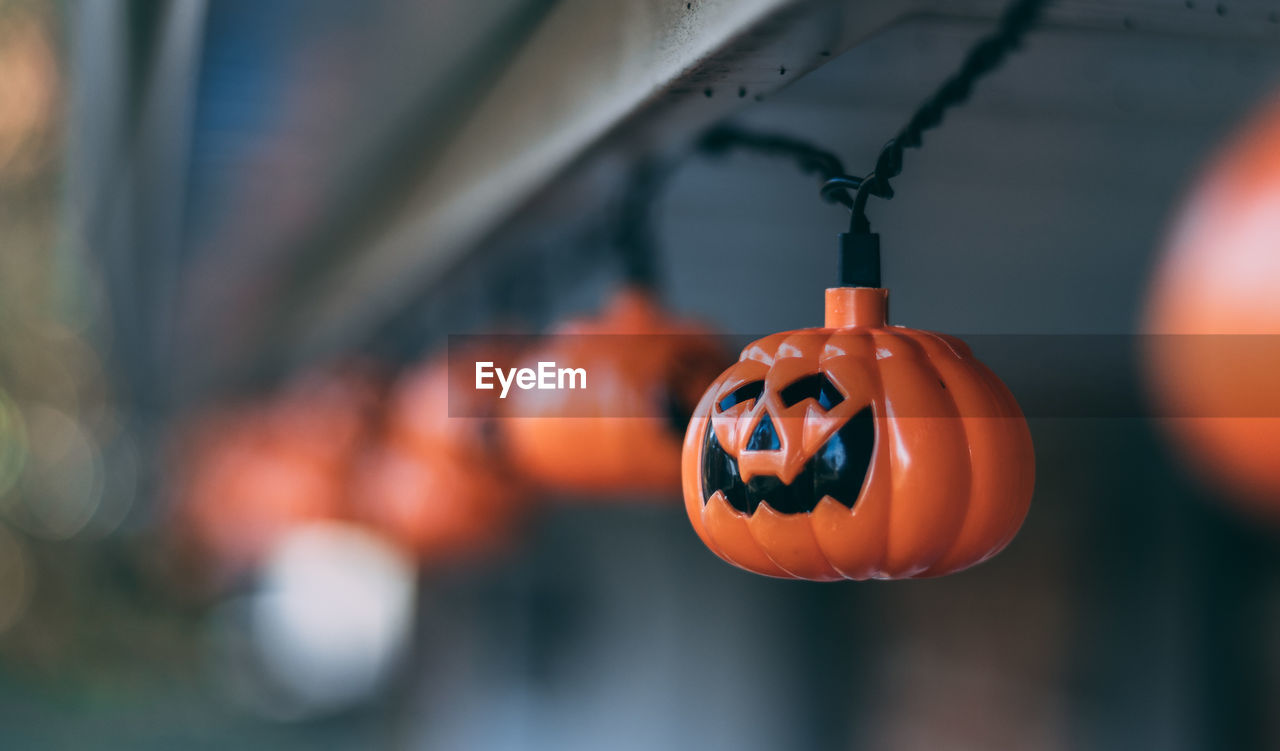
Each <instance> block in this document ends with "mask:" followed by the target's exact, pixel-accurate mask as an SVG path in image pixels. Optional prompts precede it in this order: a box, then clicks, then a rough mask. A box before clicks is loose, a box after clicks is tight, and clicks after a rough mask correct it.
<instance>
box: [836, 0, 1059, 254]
mask: <svg viewBox="0 0 1280 751" xmlns="http://www.w3.org/2000/svg"><path fill="white" fill-rule="evenodd" d="M1046 4H1047V0H1016V1H1015V2H1014V3H1013V4H1012V5H1010V6H1009V7H1008V8H1007V9H1006V10H1005V12H1004V13H1003V14H1002V15H1001V17H1000V24H999V26H998V27H997V28H996V31H995V32H994V33H993V34H991V35H990V36H988V37H986V38H984V39H983V40H982V41H980V42H978V44H977V45H975V46H974V47H973V48H972V49H971V50H969V54H968V56H966V57H965V60H964V63H963V64H962V65H961V66H960V70H958V71H956V72H955V73H954V74H953V75H952V76H951V77H950V78H948V79H947V80H946V82H944V83H943V84H942V86H941V87H939V89H938V90H937V91H935V92H934V93H933V95H932V96H931V97H929V98H928V99H927V100H925V102H924V104H922V105H920V108H919V109H917V110H916V112H915V114H914V115H912V116H911V119H910V120H909V121H907V124H906V125H905V126H903V128H902V130H900V131H898V134H897V135H895V136H894V137H893V138H891V139H890V140H889V142H888V143H887V144H885V146H884V148H883V149H882V150H881V151H880V157H879V158H878V159H876V166H875V169H874V170H872V171H871V172H870V173H869V174H868V175H867V176H866V177H864V178H862V179H861V180H859V179H857V178H850V177H848V176H847V175H839V176H833V177H832V178H830V179H828V181H827V182H826V183H825V184H824V185H823V186H822V196H823V198H826V199H827V200H834V201H839V202H840V203H842V204H844V205H846V206H849V207H850V208H851V209H852V210H853V216H852V218H851V225H850V232H853V233H857V234H868V233H870V232H871V222H870V221H869V220H868V219H867V198H868V196H875V197H877V198H884V199H889V198H893V186H892V185H890V183H889V180H891V179H892V178H895V177H897V176H898V175H900V174H902V152H903V151H904V150H905V149H911V148H919V147H920V146H921V144H922V143H923V134H924V131H926V130H929V129H930V128H934V127H936V126H938V125H939V124H940V123H941V122H942V117H943V115H944V114H945V113H946V111H947V110H948V109H950V108H951V107H954V106H956V105H958V104H962V103H963V102H965V101H966V100H967V99H968V98H969V95H970V93H972V91H973V85H974V84H975V83H976V82H977V81H978V79H980V78H982V77H983V76H984V75H986V74H987V73H990V72H991V71H992V70H995V69H996V68H997V67H999V66H1000V64H1001V63H1002V62H1004V59H1005V57H1007V56H1008V54H1009V53H1010V52H1012V51H1013V50H1015V49H1017V48H1018V46H1019V45H1020V44H1021V42H1022V38H1023V36H1025V35H1026V33H1027V31H1028V30H1029V29H1030V28H1031V27H1032V26H1033V25H1034V24H1035V21H1036V19H1037V18H1038V17H1039V15H1040V11H1041V10H1043V8H1044V6H1045V5H1046ZM850 190H852V191H854V196H853V198H852V199H850V198H849V193H848V191H850Z"/></svg>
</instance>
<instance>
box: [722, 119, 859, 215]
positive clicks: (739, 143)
mask: <svg viewBox="0 0 1280 751" xmlns="http://www.w3.org/2000/svg"><path fill="white" fill-rule="evenodd" d="M698 149H699V150H700V151H702V152H704V153H706V154H710V155H713V156H719V155H723V154H726V153H728V152H729V151H732V150H735V149H742V150H744V151H752V152H756V153H759V154H766V155H770V156H781V157H788V158H791V159H794V160H795V162H796V165H797V166H798V167H799V168H800V171H801V172H805V173H817V174H818V176H819V177H820V178H821V179H822V181H823V186H824V190H825V186H826V185H827V184H828V183H831V182H833V181H835V180H838V179H854V180H856V178H848V176H847V175H845V174H844V163H842V162H841V161H840V157H838V156H836V155H835V154H833V153H831V152H830V151H827V150H825V149H822V148H820V147H818V146H815V145H814V144H812V143H809V142H808V141H804V140H801V139H799V138H796V137H794V136H788V135H784V134H782V133H764V132H760V131H754V130H747V129H746V128H741V127H738V126H736V125H717V126H716V127H714V128H712V129H711V130H709V131H707V132H706V134H705V135H703V137H702V139H701V140H700V141H699V142H698ZM857 187H858V186H857V185H854V186H853V189H854V190H856V189H857ZM829 200H833V201H838V202H840V203H843V204H844V205H845V206H847V207H849V208H853V198H852V197H851V196H850V195H849V194H848V193H847V192H844V191H841V192H838V193H833V194H832V195H831V197H830V199H829Z"/></svg>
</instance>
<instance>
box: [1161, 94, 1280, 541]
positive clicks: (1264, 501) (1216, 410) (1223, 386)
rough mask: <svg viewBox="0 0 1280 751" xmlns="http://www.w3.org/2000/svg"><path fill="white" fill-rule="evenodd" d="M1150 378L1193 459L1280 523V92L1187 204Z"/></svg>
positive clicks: (1164, 265) (1164, 269) (1167, 262)
mask: <svg viewBox="0 0 1280 751" xmlns="http://www.w3.org/2000/svg"><path fill="white" fill-rule="evenodd" d="M1145 330H1146V332H1147V333H1148V334H1150V336H1148V337H1147V338H1146V342H1147V345H1148V358H1147V360H1148V368H1147V376H1148V381H1149V382H1150V384H1151V387H1152V391H1153V392H1154V395H1155V397H1156V403H1157V406H1158V409H1159V411H1160V414H1161V415H1162V416H1163V417H1164V418H1166V419H1164V421H1163V422H1164V424H1165V425H1166V426H1167V428H1168V429H1169V432H1170V433H1171V435H1172V437H1173V438H1174V440H1175V443H1176V444H1177V446H1178V447H1179V448H1180V449H1181V451H1182V453H1183V454H1184V455H1185V456H1186V458H1187V459H1188V460H1189V462H1190V463H1191V465H1192V466H1193V467H1194V468H1196V469H1197V470H1199V471H1200V472H1201V473H1202V474H1204V475H1206V476H1207V477H1208V478H1210V479H1211V480H1212V481H1214V482H1216V483H1217V484H1218V485H1220V486H1221V487H1223V488H1225V489H1226V490H1227V491H1228V494H1229V495H1230V497H1232V498H1234V499H1236V500H1237V501H1238V502H1240V503H1241V504H1243V506H1244V507H1246V508H1248V509H1250V510H1251V511H1253V512H1254V513H1256V514H1259V515H1262V516H1266V517H1270V518H1272V519H1275V520H1277V521H1280V461H1277V456H1278V455H1280V97H1277V98H1276V99H1275V100H1274V101H1273V102H1272V103H1271V104H1270V106H1269V107H1268V108H1266V109H1265V110H1264V111H1262V112H1260V113H1259V115H1258V116H1257V117H1256V118H1255V119H1254V120H1253V121H1252V123H1251V124H1250V125H1249V126H1248V127H1247V128H1246V129H1245V130H1244V132H1243V133H1241V134H1240V135H1239V136H1237V137H1236V138H1235V139H1234V140H1233V141H1232V142H1231V143H1230V144H1229V145H1228V146H1227V148H1226V149H1225V150H1224V151H1223V152H1222V153H1221V154H1219V156H1218V157H1217V159H1216V160H1215V161H1214V162H1213V163H1212V164H1211V165H1210V168H1209V169H1208V171H1207V172H1206V173H1205V174H1204V176H1203V177H1202V179H1201V180H1200V181H1199V182H1198V183H1197V185H1196V187H1195V189H1194V191H1193V192H1192V193H1191V195H1190V198H1189V200H1188V201H1187V202H1186V204H1185V205H1184V207H1183V209H1182V212H1181V214H1180V219H1179V221H1178V222H1177V224H1175V226H1174V228H1173V232H1172V234H1171V236H1170V238H1169V242H1168V247H1167V250H1166V252H1165V255H1164V256H1163V258H1162V260H1161V262H1160V265H1159V267H1158V269H1157V271H1156V274H1155V279H1154V284H1153V286H1152V290H1151V297H1150V300H1149V304H1148V308H1147V317H1146V322H1145Z"/></svg>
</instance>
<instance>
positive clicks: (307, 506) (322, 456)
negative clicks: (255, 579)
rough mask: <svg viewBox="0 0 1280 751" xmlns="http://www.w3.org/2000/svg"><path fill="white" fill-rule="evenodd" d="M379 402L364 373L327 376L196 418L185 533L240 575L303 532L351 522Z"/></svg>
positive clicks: (184, 463) (182, 474) (181, 448)
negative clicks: (350, 500)
mask: <svg viewBox="0 0 1280 751" xmlns="http://www.w3.org/2000/svg"><path fill="white" fill-rule="evenodd" d="M376 403H377V389H376V388H375V387H374V386H373V384H372V382H371V380H370V379H369V378H367V377H365V376H364V375H363V374H355V373H354V372H342V373H323V374H314V375H311V376H308V377H305V378H303V379H301V380H299V381H298V382H296V383H294V384H291V385H290V386H288V387H287V388H286V389H285V390H284V391H283V392H282V393H280V394H277V395H275V396H274V397H272V398H270V399H268V400H265V401H262V402H253V403H246V404H241V405H237V406H234V407H224V408H220V409H211V410H209V411H207V412H206V413H203V414H201V415H198V416H196V417H195V418H194V419H192V420H190V421H189V422H188V423H186V424H185V425H184V426H183V427H182V428H180V430H179V432H180V436H179V439H178V445H177V451H178V454H177V457H176V459H175V462H176V467H175V472H176V478H175V479H176V490H177V497H176V499H175V501H176V503H177V508H176V514H177V519H178V523H179V526H180V528H181V531H182V534H183V535H184V536H185V537H186V538H187V539H190V540H192V541H193V542H194V543H195V545H196V546H197V548H199V550H200V551H201V552H202V553H203V554H205V555H206V556H207V557H209V558H211V559H212V560H213V562H214V563H215V564H217V565H218V566H219V567H221V568H223V569H224V570H225V571H227V572H229V573H232V574H234V573H238V572H242V571H245V570H247V569H249V568H252V567H253V566H255V565H257V564H258V563H259V562H260V561H261V560H262V559H263V557H264V556H265V555H266V554H267V553H268V552H269V551H270V549H271V547H272V545H274V544H275V543H276V542H277V541H278V540H279V539H281V537H282V535H283V534H284V533H285V532H287V531H288V530H289V529H291V528H292V527H293V526H295V525H297V524H300V523H302V522H306V521H312V520H316V519H326V518H333V517H337V516H340V515H342V513H343V512H344V505H345V502H346V498H347V489H348V483H349V479H350V470H351V466H352V460H353V458H354V457H355V455H356V453H357V451H358V449H359V448H360V446H361V444H362V443H363V442H364V441H365V440H366V439H367V437H368V434H369V429H370V427H371V424H372V419H373V412H374V409H375V406H376Z"/></svg>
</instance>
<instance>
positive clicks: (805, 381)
mask: <svg viewBox="0 0 1280 751" xmlns="http://www.w3.org/2000/svg"><path fill="white" fill-rule="evenodd" d="M778 396H779V397H780V398H781V399H782V403H783V404H784V405H785V406H788V407H794V406H795V405H797V404H799V403H800V402H802V401H804V400H805V399H813V400H815V401H817V402H818V406H820V407H822V408H823V409H831V408H832V407H834V406H836V405H837V404H839V403H840V402H842V401H844V394H841V393H840V389H837V388H836V385H835V384H834V383H832V382H831V381H830V379H828V378H827V376H826V374H825V373H814V374H813V375H809V376H805V377H804V378H801V379H799V380H797V381H793V382H792V383H791V385H790V386H787V387H786V388H785V389H783V390H782V392H781V393H779V394H778Z"/></svg>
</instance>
